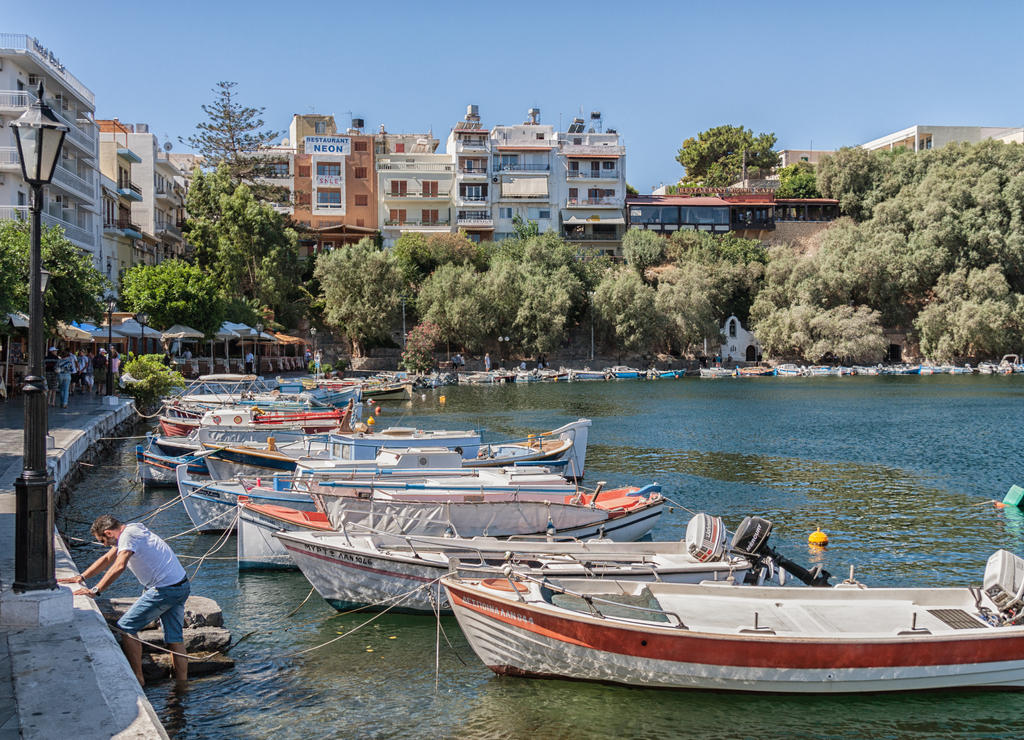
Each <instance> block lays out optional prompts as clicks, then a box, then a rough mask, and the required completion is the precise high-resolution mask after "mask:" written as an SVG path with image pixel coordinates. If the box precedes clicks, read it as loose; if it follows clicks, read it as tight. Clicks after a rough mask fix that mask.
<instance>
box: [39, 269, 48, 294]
mask: <svg viewBox="0 0 1024 740" xmlns="http://www.w3.org/2000/svg"><path fill="white" fill-rule="evenodd" d="M49 284H50V273H49V271H48V270H40V271H39V290H40V291H41V292H43V293H45V292H46V286H47V285H49Z"/></svg>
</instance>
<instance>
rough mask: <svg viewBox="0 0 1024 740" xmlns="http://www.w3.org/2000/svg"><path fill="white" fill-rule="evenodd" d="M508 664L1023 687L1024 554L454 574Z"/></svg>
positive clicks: (839, 684)
mask: <svg viewBox="0 0 1024 740" xmlns="http://www.w3.org/2000/svg"><path fill="white" fill-rule="evenodd" d="M441 582H442V583H443V584H444V586H445V589H446V591H447V594H448V599H449V601H450V603H451V605H452V607H453V609H454V611H455V616H456V618H457V619H458V621H459V625H460V627H461V628H462V631H463V633H464V634H465V635H466V638H467V639H468V640H469V643H470V646H471V647H472V648H473V651H474V652H475V653H476V654H477V656H478V657H479V658H480V659H481V660H482V661H483V662H484V664H485V665H487V666H488V667H489V668H490V669H491V670H493V671H494V672H496V673H499V674H508V675H516V676H537V677H550V678H570V679H579V680H587V681H601V682H610V683H620V684H628V685H634V686H648V687H660V688H687V689H703V690H709V689H710V690H728V691H744V692H769V693H779V692H785V693H813V694H836V693H861V692H872V693H874V692H897V691H922V690H935V689H960V688H1021V687H1024V625H1022V621H1024V600H1022V594H1024V559H1021V558H1019V557H1017V556H1015V555H1013V554H1012V553H1009V552H1007V551H1005V550H1000V551H998V552H996V553H995V554H993V555H992V557H990V558H989V560H988V563H987V565H986V568H985V575H984V579H983V585H982V586H981V587H980V588H978V587H966V588H963V587H961V588H866V587H864V586H863V585H862V584H859V583H857V582H853V581H852V579H851V581H845V582H843V583H840V584H838V585H836V586H835V587H834V588H827V589H826V588H821V589H792V588H781V587H768V586H750V587H738V586H737V585H735V584H734V583H730V582H728V581H723V582H718V583H711V582H705V583H702V584H688V583H684V584H680V583H660V582H657V583H655V582H649V583H643V582H637V581H625V580H618V581H615V580H609V579H605V580H594V579H579V578H552V577H538V576H536V575H534V574H531V573H528V572H526V571H517V570H516V569H515V568H511V569H509V570H508V571H507V572H506V573H504V574H503V575H502V576H501V577H491V578H481V577H466V576H464V575H461V574H454V575H450V576H446V577H445V578H443V579H442V581H441Z"/></svg>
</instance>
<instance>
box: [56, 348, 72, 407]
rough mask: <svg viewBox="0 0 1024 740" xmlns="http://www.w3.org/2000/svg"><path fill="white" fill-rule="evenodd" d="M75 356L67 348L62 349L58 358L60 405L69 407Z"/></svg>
mask: <svg viewBox="0 0 1024 740" xmlns="http://www.w3.org/2000/svg"><path fill="white" fill-rule="evenodd" d="M75 367H76V364H75V358H74V355H72V354H71V353H70V352H68V351H67V350H66V349H62V350H61V351H60V359H58V360H57V385H58V386H59V387H60V407H61V408H62V409H66V408H67V407H68V393H69V392H70V391H71V376H72V375H73V374H74V372H75Z"/></svg>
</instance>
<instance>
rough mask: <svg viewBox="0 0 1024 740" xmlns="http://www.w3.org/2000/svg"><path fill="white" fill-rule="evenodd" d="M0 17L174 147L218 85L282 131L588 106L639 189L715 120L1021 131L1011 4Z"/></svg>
mask: <svg viewBox="0 0 1024 740" xmlns="http://www.w3.org/2000/svg"><path fill="white" fill-rule="evenodd" d="M5 5H6V7H5V8H4V11H3V13H2V14H0V31H6V32H16V33H28V34H30V35H32V36H35V37H37V38H38V39H39V40H40V41H41V42H42V43H43V44H44V45H46V46H47V47H49V48H50V49H52V50H53V51H54V52H55V53H56V54H57V55H58V56H59V57H60V58H61V60H62V61H63V62H64V64H66V65H67V67H68V69H69V70H70V71H71V72H72V73H73V74H75V75H76V76H77V77H78V78H79V79H81V80H82V81H83V82H84V83H85V84H86V85H88V86H89V87H90V88H91V89H92V90H93V92H95V94H96V114H97V116H98V117H101V118H109V117H114V116H117V117H118V118H120V119H121V120H122V121H125V122H146V123H149V124H150V127H151V131H153V132H154V133H156V134H158V135H160V136H163V135H165V134H166V135H168V136H169V138H171V140H172V141H173V142H174V144H175V151H183V150H186V147H184V146H182V145H181V144H179V143H178V137H179V136H183V137H185V136H188V135H189V134H190V133H192V132H193V131H194V127H195V124H196V123H197V122H198V121H200V120H201V119H202V112H201V111H200V108H199V106H200V105H201V104H203V103H206V102H209V101H210V100H211V99H212V94H211V92H210V90H211V88H212V87H213V86H214V84H215V83H216V82H217V81H218V80H233V81H236V82H238V83H239V84H238V88H237V90H238V93H239V95H240V98H241V100H242V102H244V103H246V104H249V105H254V106H262V107H265V108H266V113H265V118H266V121H267V124H268V126H269V127H272V128H275V129H278V130H285V129H287V126H288V122H289V121H290V119H291V115H292V114H293V113H309V112H317V113H329V114H334V115H335V117H336V118H337V119H338V124H339V126H345V125H347V122H348V117H349V111H351V112H352V114H354V115H355V116H360V117H362V118H364V119H366V122H367V126H368V127H369V128H370V130H376V128H377V127H378V125H379V124H381V123H384V124H385V125H386V126H387V129H388V130H389V131H394V132H421V131H425V130H426V129H427V128H429V127H432V128H433V131H434V134H435V135H437V136H438V137H439V138H441V139H442V140H443V139H444V138H445V137H446V136H447V133H448V130H449V129H450V128H451V126H452V125H453V124H454V122H455V121H456V120H458V119H459V118H461V117H462V115H463V114H464V112H465V107H466V105H467V104H468V103H476V104H478V105H479V106H480V112H481V116H482V119H483V122H484V123H485V124H486V125H493V124H496V123H519V122H521V121H523V120H525V116H526V111H527V109H528V108H531V107H538V108H540V109H541V122H542V123H550V124H553V125H556V126H557V125H559V123H561V125H562V127H563V130H564V127H565V126H566V125H567V124H568V121H569V120H570V119H571V118H572V117H573V116H575V115H578V114H579V112H580V111H581V110H582V111H584V113H585V114H589V112H590V111H591V110H600V111H602V112H603V113H604V121H605V125H606V126H611V127H614V128H616V129H618V131H619V132H620V133H621V134H622V135H623V137H624V140H625V143H626V145H627V147H628V148H627V156H628V160H627V178H628V180H629V181H630V183H631V184H633V185H634V186H635V187H636V188H638V189H639V190H640V191H641V192H649V191H650V189H651V187H653V186H657V185H658V184H659V183H662V182H675V181H676V180H677V179H678V178H679V176H680V175H681V168H680V166H679V165H678V163H677V162H676V161H675V159H674V157H675V154H676V152H677V150H678V148H679V146H680V144H681V143H682V141H683V140H684V139H685V138H687V137H689V136H694V135H696V134H697V133H698V132H699V131H702V130H704V129H707V128H709V127H712V126H717V125H721V124H726V123H728V124H733V125H743V126H746V127H748V128H752V129H753V130H754V131H755V133H757V132H761V131H774V132H775V134H776V135H777V136H778V145H779V147H780V148H794V149H803V148H807V147H809V146H811V143H812V142H813V146H814V148H816V149H831V148H836V147H840V146H844V145H855V144H859V143H863V142H864V141H868V140H870V139H872V138H875V137H877V136H880V135H882V134H885V133H889V132H891V131H895V130H898V129H901V128H904V127H906V126H909V125H912V124H915V123H922V124H940V125H941V124H947V125H954V124H964V125H993V126H999V125H1005V126H1019V125H1024V97H1022V96H1021V95H1020V94H1019V93H1020V88H1019V83H1020V79H1021V76H1022V75H1021V73H1022V72H1024V62H1022V61H1021V58H1020V52H1019V39H1018V37H1019V34H1020V29H1021V28H1024V3H1021V2H1019V1H1018V2H981V3H973V4H970V3H952V2H941V1H940V2H916V1H907V2H902V3H899V4H895V3H887V2H860V3H831V2H827V0H819V2H814V3H805V2H771V3H765V2H759V3H753V2H745V1H743V0H737V1H734V2H732V3H728V4H725V3H706V2H684V1H681V0H676V1H675V2H666V3H660V2H648V3H643V4H640V5H633V4H632V3H628V2H626V3H623V2H604V1H603V0H592V1H590V2H579V3H575V4H562V3H553V2H549V3H530V2H517V3H493V4H492V3H484V2H475V3H470V2H459V3H448V2H430V3H426V2H418V3H407V2H388V3H380V2H362V3H355V4H349V3H345V2H341V3H333V4H327V3H324V4H318V5H313V4H296V5H292V4H287V3H261V2H254V1H250V2H235V1H234V0H230V1H225V2H218V1H217V0H208V1H207V2H194V1H193V0H183V1H182V2H176V3H152V4H150V3H145V2H142V3H138V2H136V3H132V2H127V3H125V2H121V3H109V2H65V1H64V0H54V1H52V2H39V3H35V2H31V3H30V2H28V1H27V0H21V1H20V2H18V1H17V0H9V2H8V3H5ZM12 6H13V7H12Z"/></svg>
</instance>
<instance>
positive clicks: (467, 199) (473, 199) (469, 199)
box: [459, 195, 487, 203]
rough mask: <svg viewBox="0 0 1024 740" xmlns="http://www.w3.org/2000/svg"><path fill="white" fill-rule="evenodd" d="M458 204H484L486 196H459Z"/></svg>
mask: <svg viewBox="0 0 1024 740" xmlns="http://www.w3.org/2000/svg"><path fill="white" fill-rule="evenodd" d="M459 202H460V203H486V202H487V196H486V195H460V196H459Z"/></svg>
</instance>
